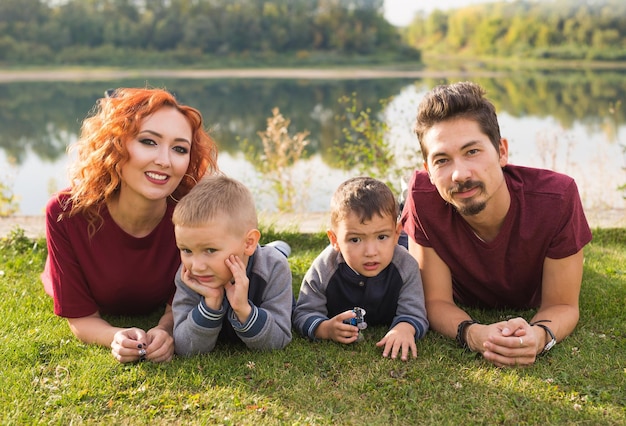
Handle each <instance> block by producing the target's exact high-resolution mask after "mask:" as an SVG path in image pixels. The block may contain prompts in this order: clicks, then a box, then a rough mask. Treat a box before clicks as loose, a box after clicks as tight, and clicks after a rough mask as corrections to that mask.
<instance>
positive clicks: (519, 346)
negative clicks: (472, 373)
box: [467, 318, 543, 367]
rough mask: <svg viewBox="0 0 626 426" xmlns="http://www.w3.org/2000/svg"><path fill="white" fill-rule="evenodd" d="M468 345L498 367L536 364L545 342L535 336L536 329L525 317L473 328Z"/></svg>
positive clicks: (468, 338)
mask: <svg viewBox="0 0 626 426" xmlns="http://www.w3.org/2000/svg"><path fill="white" fill-rule="evenodd" d="M542 332H543V330H542ZM467 342H468V344H469V346H470V348H471V349H473V350H477V351H479V352H481V353H482V355H483V357H484V358H485V359H486V360H488V361H490V362H492V363H493V364H495V365H496V366H498V367H504V366H515V365H530V364H533V363H534V362H535V359H536V358H537V353H538V352H539V351H540V349H539V348H540V347H541V348H543V340H542V339H540V338H538V337H537V336H536V335H535V330H534V328H533V327H531V326H530V324H528V322H527V321H526V320H525V319H524V318H513V319H510V320H508V321H501V322H498V323H495V324H489V325H481V324H475V325H472V326H470V328H469V329H468V333H467Z"/></svg>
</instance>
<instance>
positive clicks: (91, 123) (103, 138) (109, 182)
mask: <svg viewBox="0 0 626 426" xmlns="http://www.w3.org/2000/svg"><path fill="white" fill-rule="evenodd" d="M164 106H169V107H174V108H176V109H177V110H178V111H179V112H180V113H181V114H183V115H184V116H185V117H186V118H187V121H188V122H189V125H190V126H191V130H192V140H191V150H190V158H189V166H188V168H187V172H186V175H185V176H184V177H183V179H182V180H181V182H180V184H179V185H178V187H177V188H176V190H174V192H173V193H172V198H173V199H174V200H179V199H180V198H181V197H183V196H184V195H186V194H187V193H188V192H189V191H190V190H191V188H192V187H193V186H194V185H195V184H196V182H197V181H199V180H200V178H202V176H204V175H205V174H206V173H214V172H216V171H217V170H218V166H217V146H216V144H215V142H214V141H213V139H212V138H211V137H210V136H209V134H208V133H207V131H206V130H205V129H204V124H203V121H202V115H201V114H200V112H199V111H198V110H197V109H195V108H192V107H190V106H186V105H181V104H179V103H178V101H177V100H176V98H175V97H174V95H173V94H172V93H170V92H168V91H166V90H164V89H135V88H121V89H116V90H115V91H114V92H113V93H112V94H111V95H110V96H109V97H106V98H102V99H99V100H98V102H97V104H96V105H95V107H94V108H93V110H92V111H91V112H90V114H89V116H88V117H87V118H86V119H85V120H84V121H83V123H82V128H81V132H80V137H79V139H78V141H77V142H76V143H75V144H74V145H73V146H71V147H70V152H74V151H75V152H76V154H77V158H76V161H75V162H74V164H73V166H72V167H71V168H70V189H69V195H70V197H69V203H71V205H72V207H71V210H70V211H69V212H67V214H68V215H69V216H73V215H75V214H84V215H85V216H86V217H87V219H88V221H89V227H90V235H93V233H94V232H95V231H96V230H97V228H99V225H100V224H101V222H102V217H101V216H100V207H101V206H102V203H103V202H106V201H108V200H110V199H111V197H113V196H114V194H115V193H116V191H118V189H119V187H120V185H121V170H122V167H123V166H124V164H125V163H126V162H127V161H128V159H129V154H128V149H127V147H126V141H127V140H129V139H130V138H132V137H134V136H135V135H137V134H138V133H139V126H140V123H141V121H142V120H143V119H144V118H145V117H147V116H149V115H151V114H153V113H154V112H155V111H157V110H158V109H160V108H162V107H164Z"/></svg>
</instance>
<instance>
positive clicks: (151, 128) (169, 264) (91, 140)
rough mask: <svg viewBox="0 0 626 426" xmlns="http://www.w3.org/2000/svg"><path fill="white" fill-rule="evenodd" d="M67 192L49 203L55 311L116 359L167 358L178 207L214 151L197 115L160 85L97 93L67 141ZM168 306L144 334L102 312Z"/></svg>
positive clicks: (47, 283) (49, 269)
mask: <svg viewBox="0 0 626 426" xmlns="http://www.w3.org/2000/svg"><path fill="white" fill-rule="evenodd" d="M72 149H73V150H75V151H76V154H77V159H76V162H75V164H74V165H73V167H71V169H70V182H71V184H70V188H68V189H66V190H64V191H62V192H60V193H59V194H56V196H54V197H53V198H52V199H51V200H50V201H49V202H48V205H47V206H46V236H47V244H48V258H47V260H46V267H45V270H44V272H43V274H42V281H43V283H44V287H45V289H46V292H47V293H48V294H50V295H51V296H53V297H54V312H55V314H56V315H58V316H61V317H65V318H67V320H68V323H69V326H70V329H71V330H72V332H73V333H74V335H75V336H76V337H77V338H78V339H80V340H81V341H83V342H85V343H95V344H100V345H104V346H110V347H111V349H112V353H113V356H114V357H115V358H116V359H117V360H118V361H119V362H132V361H138V360H143V359H146V360H150V361H154V362H163V361H169V360H170V359H171V358H172V355H173V353H174V343H173V338H172V328H173V318H172V312H171V301H172V298H173V294H174V290H175V286H174V277H175V274H176V270H177V268H178V266H179V264H180V254H179V251H178V249H177V247H176V242H175V238H174V227H173V225H172V222H171V216H172V212H173V209H174V205H175V203H176V201H177V200H178V199H180V197H182V196H184V195H185V194H187V192H189V190H190V189H191V188H192V187H193V185H195V183H196V182H197V181H198V180H199V179H200V178H201V177H202V176H203V175H204V174H205V173H214V172H215V171H217V148H216V145H215V143H214V141H213V140H212V139H211V137H210V136H209V135H208V134H207V133H206V131H205V129H204V127H203V122H202V116H201V115H200V113H199V112H198V111H197V110H196V109H194V108H191V107H189V106H185V105H181V104H179V103H178V102H177V100H176V99H175V97H174V96H173V95H172V94H171V93H169V92H167V91H165V90H161V89H118V90H116V91H114V92H113V93H112V94H111V96H109V97H107V98H103V99H100V101H99V102H98V104H97V105H96V107H95V109H94V111H93V113H92V114H91V115H90V116H89V117H88V118H86V119H85V120H84V122H83V125H82V129H81V135H80V138H79V139H78V141H77V142H76V144H75V145H74V146H73V147H72ZM163 307H165V313H164V314H163V316H162V317H161V319H160V320H159V323H158V324H157V325H156V326H154V327H153V328H151V329H150V330H148V331H147V332H146V331H144V330H141V329H139V328H134V327H133V328H120V327H116V326H113V325H111V324H110V323H109V322H108V321H107V320H105V319H103V317H102V316H101V315H103V314H109V315H144V314H148V313H150V312H154V311H155V310H156V309H162V308H163Z"/></svg>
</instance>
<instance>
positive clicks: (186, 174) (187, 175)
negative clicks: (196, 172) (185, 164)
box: [170, 173, 198, 203]
mask: <svg viewBox="0 0 626 426" xmlns="http://www.w3.org/2000/svg"><path fill="white" fill-rule="evenodd" d="M185 177H189V178H190V179H191V180H192V181H193V184H194V185H197V184H198V181H197V180H196V178H195V177H193V176H191V175H190V174H189V173H185V175H184V176H183V179H184V178H185ZM181 182H182V179H181ZM179 186H180V184H179ZM170 198H171V199H172V200H174V202H175V203H178V202H179V201H180V200H177V199H176V198H174V196H173V195H172V194H170Z"/></svg>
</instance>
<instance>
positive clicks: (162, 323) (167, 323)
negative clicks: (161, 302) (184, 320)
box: [153, 305, 174, 336]
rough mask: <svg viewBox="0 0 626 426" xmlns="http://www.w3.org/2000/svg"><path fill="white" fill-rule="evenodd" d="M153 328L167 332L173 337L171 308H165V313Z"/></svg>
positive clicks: (168, 306)
mask: <svg viewBox="0 0 626 426" xmlns="http://www.w3.org/2000/svg"><path fill="white" fill-rule="evenodd" d="M153 328H160V329H161V330H164V331H165V332H167V333H168V334H169V335H170V336H171V335H173V332H174V315H173V313H172V306H171V305H167V306H166V308H165V313H163V316H162V317H161V319H160V320H159V323H158V324H157V325H156V326H154V327H153Z"/></svg>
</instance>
